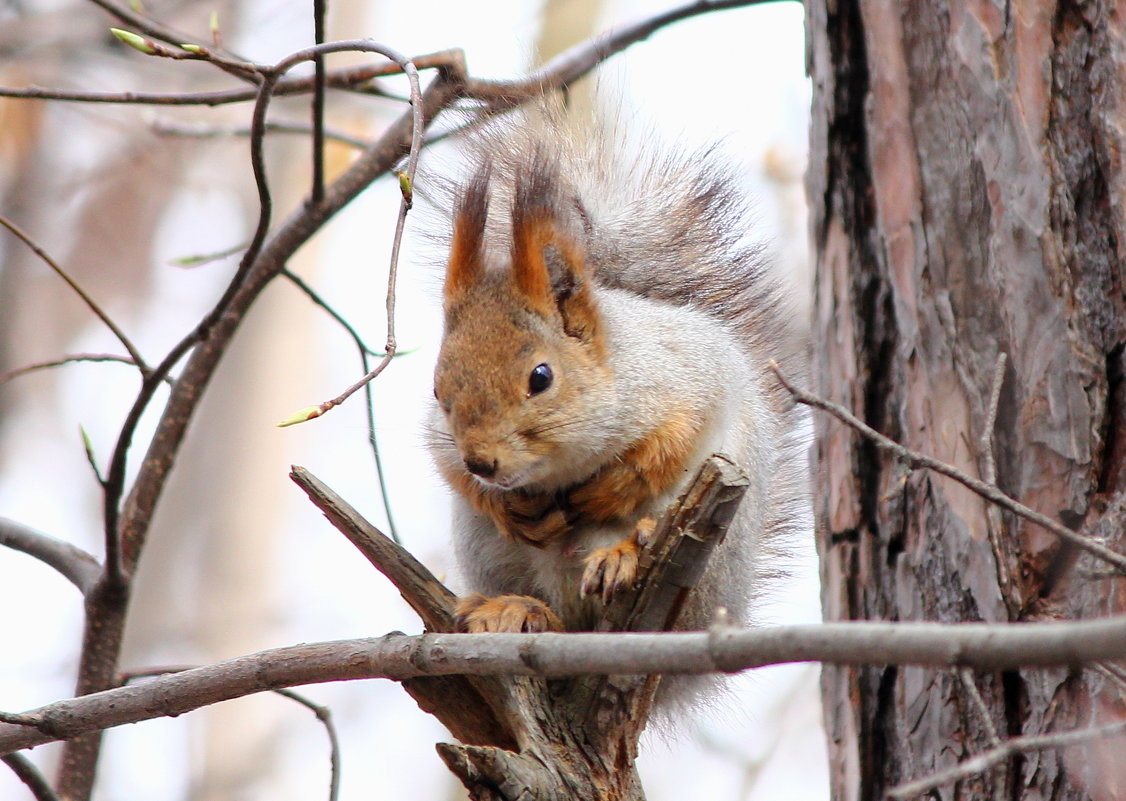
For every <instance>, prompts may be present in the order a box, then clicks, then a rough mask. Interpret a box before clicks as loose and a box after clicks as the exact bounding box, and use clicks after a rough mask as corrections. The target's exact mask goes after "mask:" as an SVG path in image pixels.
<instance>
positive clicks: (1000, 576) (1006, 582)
mask: <svg viewBox="0 0 1126 801" xmlns="http://www.w3.org/2000/svg"><path fill="white" fill-rule="evenodd" d="M1007 362H1008V356H1007V355H1006V354H1005V353H999V354H997V362H996V364H995V365H994V367H993V381H992V383H991V385H990V386H991V389H990V392H989V399H988V406H987V408H986V412H985V422H984V425H983V426H982V430H981V437H980V438H979V439H978V453H980V454H981V459H982V467H981V477H982V480H983V481H985V483H986V484H991V485H993V486H996V485H997V461H996V455H995V454H994V452H993V437H994V434H995V432H996V427H997V410H998V407H999V406H1000V403H1001V388H1002V387H1003V386H1004V383H1005V365H1006V364H1007ZM985 515H986V530H987V531H988V533H989V545H990V547H991V548H992V550H993V560H994V562H996V567H997V583H998V586H999V587H1000V590H1001V598H1002V599H1003V600H1004V602H1005V607H1006V609H1007V610H1008V613H1009V618H1010V619H1015V618H1016V617H1017V616H1018V615H1019V613H1020V609H1021V606H1022V604H1023V602H1022V600H1021V598H1020V597H1019V596H1020V586H1019V585H1018V584H1017V582H1015V581H1013V574H1012V570H1011V566H1010V559H1009V548H1007V547H1006V543H1005V540H1004V522H1003V521H1002V519H1001V510H1000V509H999V508H997V506H995V505H994V504H990V505H989V506H988V508H987V509H986V510H985Z"/></svg>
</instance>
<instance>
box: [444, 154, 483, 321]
mask: <svg viewBox="0 0 1126 801" xmlns="http://www.w3.org/2000/svg"><path fill="white" fill-rule="evenodd" d="M488 218H489V168H488V165H485V166H484V167H482V168H481V169H480V170H478V171H477V174H476V175H474V176H473V179H472V180H471V181H470V182H469V185H468V186H466V187H465V192H464V193H463V194H462V196H461V199H460V200H459V201H458V204H457V208H456V209H455V210H454V232H453V240H452V242H451V243H450V259H449V264H448V265H447V267H446V286H445V292H444V296H445V301H446V306H447V307H449V306H450V305H451V304H452V303H453V302H454V301H455V300H457V299H458V298H460V297H461V296H462V295H463V294H464V293H465V291H466V290H467V289H468V288H469V287H470V286H472V285H473V284H474V283H475V282H476V281H477V280H478V279H479V278H480V277H481V275H482V273H484V271H485V224H486V222H487V221H488Z"/></svg>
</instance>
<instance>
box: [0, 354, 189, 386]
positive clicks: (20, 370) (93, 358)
mask: <svg viewBox="0 0 1126 801" xmlns="http://www.w3.org/2000/svg"><path fill="white" fill-rule="evenodd" d="M80 362H116V363H118V364H127V365H129V366H131V367H136V366H138V365H137V363H136V362H135V361H133V359H132V358H131V357H129V356H116V355H114V354H112V353H72V354H70V355H67V356H63V357H61V358H59V359H52V360H51V361H46V362H35V363H34V364H25V365H24V366H23V367H15V368H13V369H11V370H8V371H7V372H4V373H0V384H4V383H6V382H8V381H11V380H12V379H13V378H19V377H20V376H23V375H27V374H28V373H34V372H37V371H39V370H49V369H51V368H53V367H63V366H65V365H68V364H78V363H80ZM164 380H165V382H167V383H168V384H169V385H171V384H172V380H171V379H169V378H168V377H167V376H165V378H164Z"/></svg>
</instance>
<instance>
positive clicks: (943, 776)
mask: <svg viewBox="0 0 1126 801" xmlns="http://www.w3.org/2000/svg"><path fill="white" fill-rule="evenodd" d="M1121 734H1126V721H1118V722H1117V723H1110V724H1107V725H1105V726H1094V727H1092V728H1089V729H1079V730H1076V731H1065V732H1054V733H1052V734H1037V735H1030V736H1028V737H1014V738H1012V739H1011V740H1006V741H1005V742H1003V743H1002V744H1001V745H999V746H997V747H996V748H991V749H990V750H988V751H983V752H982V753H980V754H978V755H977V756H973V757H970V758H969V759H967V760H965V761H964V762H959V763H958V764H957V765H955V766H954V767H952V768H948V769H946V770H940V771H937V772H935V773H932V774H931V775H930V776H925V777H923V778H922V779H917V780H915V781H911V782H906V783H905V784H901V785H899V786H898V787H895V788H893V789H891V790H889V791H888V796H887V797H888V798H889V799H892V800H893V801H906V799H908V798H914V797H915V796H919V795H923V794H924V793H928V792H930V791H931V790H934V789H935V788H937V787H941V786H943V785H944V784H953V783H954V782H956V781H960V780H961V779H965V778H968V777H970V776H974V775H976V774H978V773H982V772H984V771H986V770H989V769H990V768H992V767H994V766H996V765H999V764H1000V763H1002V762H1004V761H1005V760H1006V759H1009V758H1010V757H1012V756H1016V755H1017V754H1022V753H1027V752H1029V751H1046V750H1048V749H1051V748H1067V747H1068V746H1072V745H1078V744H1080V743H1084V742H1087V741H1088V740H1096V739H1102V738H1106V737H1116V736H1118V735H1121Z"/></svg>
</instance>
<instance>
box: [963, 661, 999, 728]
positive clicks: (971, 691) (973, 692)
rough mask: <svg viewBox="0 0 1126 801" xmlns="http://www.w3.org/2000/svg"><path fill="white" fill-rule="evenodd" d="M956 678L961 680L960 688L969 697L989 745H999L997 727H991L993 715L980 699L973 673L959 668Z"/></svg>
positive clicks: (966, 668) (982, 699)
mask: <svg viewBox="0 0 1126 801" xmlns="http://www.w3.org/2000/svg"><path fill="white" fill-rule="evenodd" d="M958 678H959V679H961V681H962V688H963V689H964V690H965V691H966V694H967V695H969V697H970V700H971V701H972V702H973V706H974V709H975V710H977V714H978V717H980V718H981V725H982V727H983V728H984V729H985V736H986V737H987V738H988V739H989V744H990V745H1000V744H1001V738H1000V737H998V736H997V727H996V726H994V725H993V715H992V714H991V713H990V711H989V707H988V706H986V705H985V699H984V698H982V697H981V691H980V690H979V689H978V688H977V682H976V681H975V680H974V673H973V671H972V670H970V669H969V668H968V667H962V668H959V669H958Z"/></svg>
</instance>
